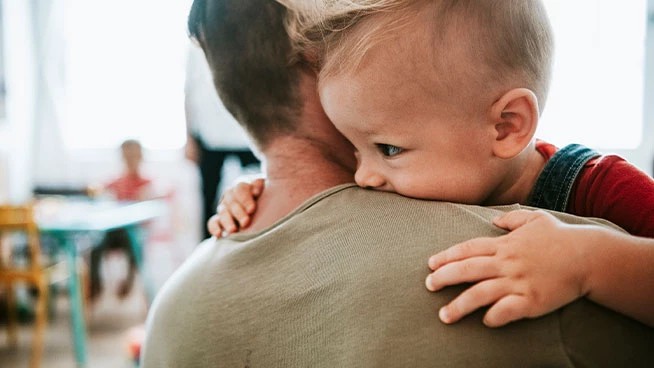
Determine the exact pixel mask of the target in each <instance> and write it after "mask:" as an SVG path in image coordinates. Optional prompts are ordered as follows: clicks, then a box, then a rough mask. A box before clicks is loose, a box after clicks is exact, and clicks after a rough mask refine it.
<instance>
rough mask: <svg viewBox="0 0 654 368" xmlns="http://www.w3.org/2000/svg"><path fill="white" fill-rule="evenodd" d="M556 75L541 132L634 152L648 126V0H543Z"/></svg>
mask: <svg viewBox="0 0 654 368" xmlns="http://www.w3.org/2000/svg"><path fill="white" fill-rule="evenodd" d="M545 5H546V7H547V10H548V13H549V16H550V20H551V23H552V27H553V28H554V34H555V42H556V55H555V63H554V75H553V81H552V87H551V89H550V94H549V98H548V101H547V106H546V107H545V110H544V113H543V118H542V119H541V122H540V124H539V125H540V127H539V131H538V133H537V136H538V137H541V138H543V139H545V140H548V141H550V142H552V143H555V144H557V145H559V146H563V145H566V144H568V143H582V144H585V145H587V146H590V147H594V148H609V149H618V148H620V149H633V148H637V147H638V146H639V145H640V142H641V138H642V130H643V91H644V84H643V80H644V57H645V56H644V52H645V29H646V28H645V27H646V24H647V4H646V1H645V0H630V1H615V0H574V1H569V0H545Z"/></svg>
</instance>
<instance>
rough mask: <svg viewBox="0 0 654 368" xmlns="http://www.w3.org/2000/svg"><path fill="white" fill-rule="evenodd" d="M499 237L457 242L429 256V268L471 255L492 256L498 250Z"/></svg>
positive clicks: (434, 268)
mask: <svg viewBox="0 0 654 368" xmlns="http://www.w3.org/2000/svg"><path fill="white" fill-rule="evenodd" d="M497 243H498V240H497V238H476V239H472V240H468V241H466V242H463V243H459V244H456V245H454V246H451V247H449V248H448V249H446V250H444V251H442V252H440V253H437V254H435V255H433V256H431V258H429V268H431V269H432V270H436V269H437V268H439V267H441V266H443V265H445V264H448V263H450V262H456V261H460V260H462V259H466V258H470V257H481V256H492V255H494V254H495V252H496V250H497Z"/></svg>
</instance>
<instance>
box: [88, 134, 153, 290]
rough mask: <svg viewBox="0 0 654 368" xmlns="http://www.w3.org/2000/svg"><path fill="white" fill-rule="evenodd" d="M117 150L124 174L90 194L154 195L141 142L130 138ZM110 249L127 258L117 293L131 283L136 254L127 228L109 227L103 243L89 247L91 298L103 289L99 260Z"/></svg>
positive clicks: (129, 198) (136, 198)
mask: <svg viewBox="0 0 654 368" xmlns="http://www.w3.org/2000/svg"><path fill="white" fill-rule="evenodd" d="M120 150H121V155H122V160H123V165H124V169H123V174H122V175H121V176H119V177H118V178H116V179H114V180H112V181H110V182H109V183H107V184H105V185H103V186H101V187H99V188H92V189H91V190H90V192H91V193H92V195H94V196H97V195H102V196H105V195H106V196H108V197H111V198H113V199H115V200H118V201H142V200H147V199H151V198H153V197H154V195H153V191H152V180H151V179H149V178H146V177H145V176H144V175H143V173H142V170H141V165H142V163H143V148H142V147H141V143H140V142H139V141H137V140H134V139H129V140H126V141H124V142H123V143H122V144H121V146H120ZM109 250H116V251H120V252H123V253H124V254H125V256H126V257H127V259H128V262H129V269H128V271H127V276H126V278H125V280H123V282H121V284H120V287H119V289H118V296H119V297H120V298H124V297H125V296H127V295H128V294H129V293H130V291H131V290H132V287H133V286H134V278H135V277H136V258H135V256H134V252H133V251H132V244H131V241H130V239H129V236H128V234H127V231H126V230H125V229H117V230H111V231H109V232H107V235H105V237H104V239H103V240H102V243H100V245H99V246H97V247H95V248H93V250H92V251H91V267H90V268H91V285H90V289H91V290H90V298H91V301H94V300H96V299H97V297H98V296H99V295H100V294H101V293H102V289H103V287H102V278H101V277H100V263H101V260H102V257H103V256H104V255H105V253H106V252H107V251H109Z"/></svg>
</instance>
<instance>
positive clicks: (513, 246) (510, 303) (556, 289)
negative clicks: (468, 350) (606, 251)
mask: <svg viewBox="0 0 654 368" xmlns="http://www.w3.org/2000/svg"><path fill="white" fill-rule="evenodd" d="M494 223H495V225H497V226H499V227H501V228H505V229H508V230H510V231H511V232H510V233H508V234H506V235H503V236H500V237H496V238H477V239H472V240H470V241H467V242H463V243H460V244H457V245H455V246H453V247H451V248H449V249H447V250H445V251H442V252H440V253H438V254H436V255H434V256H432V257H431V258H430V259H429V268H431V269H432V270H433V271H434V272H433V273H432V274H430V275H429V276H428V277H427V280H426V286H427V289H429V290H430V291H437V290H440V289H442V288H444V287H446V286H450V285H456V284H461V283H464V282H473V283H476V284H475V285H473V286H471V287H470V288H468V289H467V290H465V291H464V292H463V293H461V294H460V295H459V296H458V297H456V298H455V299H454V300H453V301H451V302H450V303H449V304H448V305H446V306H445V307H443V308H441V310H440V311H439V317H440V319H441V320H442V321H443V322H444V323H448V324H449V323H454V322H456V321H458V320H459V319H461V318H463V317H464V316H466V315H467V314H470V313H472V312H473V311H475V310H476V309H478V308H480V307H483V306H485V305H491V307H490V309H489V310H488V311H487V312H486V315H485V316H484V324H485V325H486V326H488V327H499V326H503V325H505V324H507V323H509V322H512V321H516V320H518V319H522V318H535V317H538V316H542V315H544V314H547V313H549V312H551V311H553V310H556V309H557V308H560V307H562V306H564V305H566V304H568V303H570V302H572V301H574V300H575V299H577V298H579V297H582V296H584V295H585V294H587V293H588V290H586V285H585V282H586V279H585V278H586V275H587V269H586V267H585V266H584V258H585V257H584V253H583V251H582V250H583V247H580V246H579V244H582V245H583V242H584V240H586V239H588V238H587V233H586V232H587V231H588V230H587V227H585V226H578V225H566V224H563V223H562V222H560V221H559V220H557V219H556V218H555V217H554V216H552V215H550V214H548V213H546V212H544V211H527V210H518V211H513V212H509V213H507V214H505V215H503V216H501V217H499V218H497V219H495V220H494Z"/></svg>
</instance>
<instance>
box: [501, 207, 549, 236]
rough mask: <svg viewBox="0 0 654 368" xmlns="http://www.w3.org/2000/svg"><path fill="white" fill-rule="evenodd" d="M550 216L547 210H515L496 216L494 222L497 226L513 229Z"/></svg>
mask: <svg viewBox="0 0 654 368" xmlns="http://www.w3.org/2000/svg"><path fill="white" fill-rule="evenodd" d="M548 216H550V215H549V214H548V213H547V212H545V211H532V210H515V211H511V212H507V213H505V214H504V215H502V216H500V217H497V218H495V219H494V220H493V223H494V224H495V226H497V227H501V228H503V229H506V230H510V231H513V230H515V229H517V228H519V227H521V226H524V225H525V224H527V223H528V222H531V221H534V220H539V219H544V218H547V217H548Z"/></svg>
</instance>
